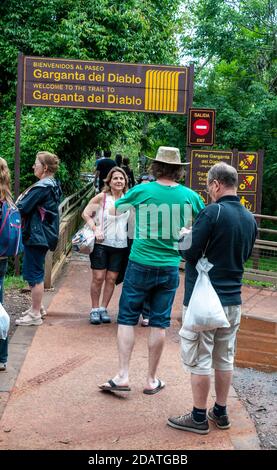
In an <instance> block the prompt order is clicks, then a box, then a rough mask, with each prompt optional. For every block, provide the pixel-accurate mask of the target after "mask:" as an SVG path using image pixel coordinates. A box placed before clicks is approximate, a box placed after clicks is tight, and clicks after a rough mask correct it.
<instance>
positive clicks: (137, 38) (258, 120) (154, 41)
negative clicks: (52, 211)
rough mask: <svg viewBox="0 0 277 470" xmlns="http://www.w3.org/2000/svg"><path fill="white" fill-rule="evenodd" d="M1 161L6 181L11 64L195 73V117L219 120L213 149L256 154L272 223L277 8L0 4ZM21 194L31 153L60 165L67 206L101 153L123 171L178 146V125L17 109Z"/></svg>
mask: <svg viewBox="0 0 277 470" xmlns="http://www.w3.org/2000/svg"><path fill="white" fill-rule="evenodd" d="M0 28H1V31H2V34H1V36H0V120H1V133H0V155H1V156H2V157H4V158H5V159H6V160H7V161H8V162H9V165H10V168H11V169H13V165H14V139H15V103H16V82H17V58H18V53H19V52H22V53H23V54H25V55H28V56H32V55H34V56H44V57H61V58H71V59H80V60H94V61H119V62H130V63H143V64H148V63H149V64H166V65H179V64H183V65H189V64H190V63H193V64H194V66H195V82H194V101H193V105H194V107H204V108H205V107H206V108H215V109H216V112H217V119H216V145H215V146H214V147H213V148H214V149H217V148H218V149H232V148H237V149H239V150H241V151H243V150H244V151H257V150H258V149H264V151H265V158H264V175H263V203H262V213H264V214H270V215H277V185H276V180H277V96H276V90H277V3H276V1H275V0H184V1H181V0H125V1H122V0H2V1H1V3H0ZM21 123H22V124H21V190H23V189H25V188H26V187H27V186H28V185H29V184H30V183H32V182H33V179H32V178H33V176H32V169H31V168H32V164H33V162H34V159H35V154H36V152H37V151H39V150H48V151H52V152H54V153H56V154H57V155H59V157H60V158H61V161H62V164H61V168H60V171H59V178H60V180H61V182H62V186H63V191H64V194H70V193H72V192H74V191H75V190H76V189H77V188H78V187H79V184H80V183H79V174H80V171H92V169H93V167H94V164H95V151H96V150H97V149H106V148H111V150H112V152H113V156H114V155H115V153H121V154H122V155H123V156H128V157H130V159H131V162H132V163H131V164H132V166H133V168H134V169H135V171H136V170H137V167H138V157H139V155H143V154H145V155H148V156H152V157H153V156H154V155H155V153H156V150H157V148H158V146H159V145H169V146H176V147H179V148H180V149H181V152H182V155H183V158H185V157H184V154H185V147H186V117H184V116H180V115H163V114H150V113H145V114H144V113H133V112H129V113H126V112H111V111H91V110H83V109H64V108H43V107H42V108H30V107H24V108H23V109H22V118H21Z"/></svg>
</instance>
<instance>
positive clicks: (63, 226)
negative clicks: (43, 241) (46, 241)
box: [44, 183, 94, 289]
mask: <svg viewBox="0 0 277 470" xmlns="http://www.w3.org/2000/svg"><path fill="white" fill-rule="evenodd" d="M93 194H94V187H93V186H92V184H91V183H88V184H86V186H84V187H83V188H82V189H80V191H78V192H77V193H74V194H72V195H71V196H69V197H67V198H66V199H65V200H64V201H63V202H62V203H61V204H60V206H59V212H60V234H59V242H58V245H57V248H56V249H55V251H54V252H52V251H48V253H47V256H46V262H45V279H44V287H45V288H46V289H49V288H50V287H51V286H52V285H53V283H54V282H55V279H56V278H57V276H58V275H59V273H60V271H61V269H62V267H63V265H64V263H65V260H66V257H67V255H68V253H69V251H70V250H71V240H72V236H73V235H74V233H75V232H76V231H77V230H78V228H79V226H80V225H81V221H82V217H81V215H82V212H83V210H84V208H85V206H86V205H87V203H88V201H89V200H90V199H91V197H92V196H93Z"/></svg>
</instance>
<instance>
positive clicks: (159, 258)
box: [115, 181, 205, 266]
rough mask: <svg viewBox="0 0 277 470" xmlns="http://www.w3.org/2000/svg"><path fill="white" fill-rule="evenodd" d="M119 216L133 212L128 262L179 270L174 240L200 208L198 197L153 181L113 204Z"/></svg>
mask: <svg viewBox="0 0 277 470" xmlns="http://www.w3.org/2000/svg"><path fill="white" fill-rule="evenodd" d="M115 207H116V209H118V211H119V212H125V211H126V210H128V209H130V208H132V207H133V208H134V210H135V230H134V241H133V244H132V248H131V253H130V260H131V261H136V262H137V263H140V264H144V265H149V266H179V263H180V260H181V257H180V255H179V253H178V238H179V231H180V229H181V227H184V226H187V224H188V223H190V222H189V219H191V215H192V216H193V217H195V216H196V215H197V214H198V213H199V212H200V211H201V210H202V209H203V208H204V207H205V205H204V203H203V201H202V199H201V198H200V196H199V195H198V194H197V193H195V192H194V191H192V190H191V189H189V188H187V187H185V186H182V185H180V184H179V185H177V186H165V185H162V184H159V183H157V182H156V181H154V182H152V183H147V184H140V185H137V186H135V187H134V188H132V189H131V190H130V191H128V192H127V193H126V194H125V195H124V196H123V197H122V198H121V199H118V200H117V201H116V202H115Z"/></svg>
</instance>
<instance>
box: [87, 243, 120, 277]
mask: <svg viewBox="0 0 277 470" xmlns="http://www.w3.org/2000/svg"><path fill="white" fill-rule="evenodd" d="M126 250H127V248H114V247H113V246H107V245H102V244H100V243H95V245H94V249H93V252H92V253H91V254H90V255H89V257H90V266H91V269H107V271H112V272H114V273H118V272H119V271H120V267H121V263H122V260H123V258H124V255H125V253H126Z"/></svg>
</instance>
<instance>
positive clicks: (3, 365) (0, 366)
mask: <svg viewBox="0 0 277 470" xmlns="http://www.w3.org/2000/svg"><path fill="white" fill-rule="evenodd" d="M6 369H7V364H6V363H5V362H0V371H1V372H4V371H5V370H6Z"/></svg>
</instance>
